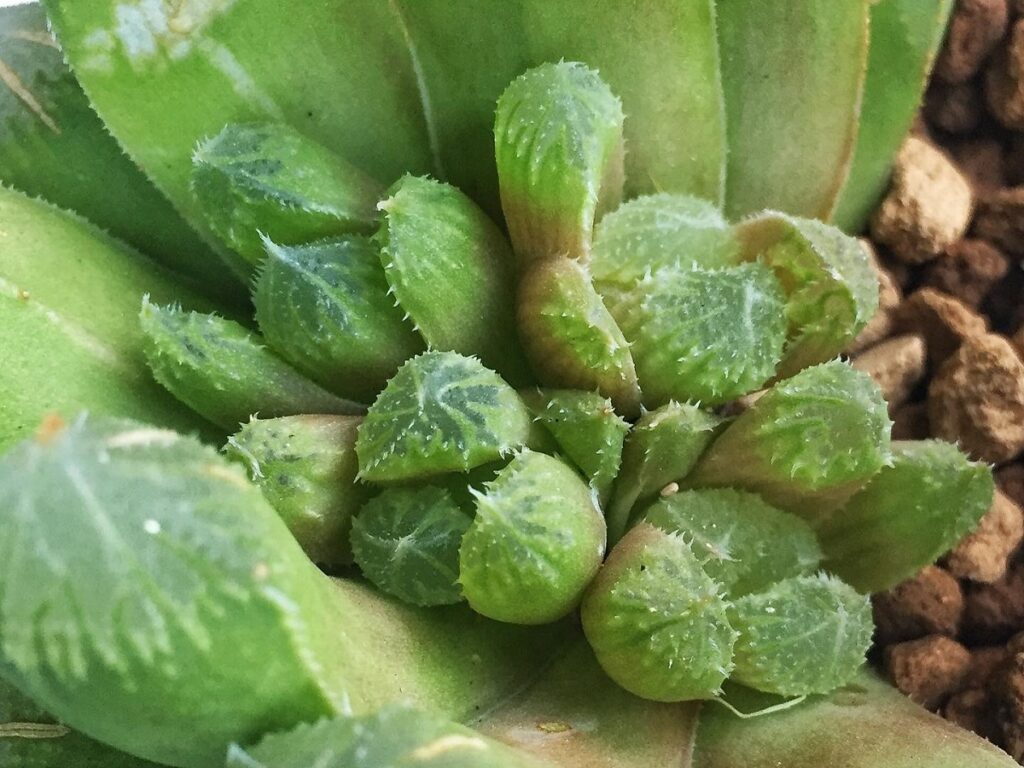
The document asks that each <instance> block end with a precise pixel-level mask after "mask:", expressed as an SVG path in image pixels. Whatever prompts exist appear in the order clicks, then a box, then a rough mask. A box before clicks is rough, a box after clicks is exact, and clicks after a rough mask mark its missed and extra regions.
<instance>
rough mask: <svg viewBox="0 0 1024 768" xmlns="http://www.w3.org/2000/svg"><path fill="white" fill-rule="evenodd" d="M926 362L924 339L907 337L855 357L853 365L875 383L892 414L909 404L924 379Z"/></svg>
mask: <svg viewBox="0 0 1024 768" xmlns="http://www.w3.org/2000/svg"><path fill="white" fill-rule="evenodd" d="M926 360H927V356H926V352H925V344H924V339H923V338H921V337H920V336H912V335H906V336H896V337H894V338H891V339H888V340H887V341H883V342H882V343H881V344H878V345H877V346H874V347H872V348H871V349H869V350H868V351H867V352H865V353H864V354H862V355H859V356H858V357H855V358H854V359H853V363H852V365H853V367H854V368H856V369H857V370H858V371H863V372H864V373H866V374H867V375H868V376H870V377H871V378H872V379H874V381H875V383H876V384H877V385H878V388H879V389H881V390H882V395H883V397H885V400H886V402H888V403H889V409H890V411H892V410H894V409H895V408H896V407H897V406H900V405H903V403H905V402H906V401H907V398H908V397H910V393H911V392H912V391H913V389H914V387H915V386H917V384H918V383H919V382H920V381H921V379H923V378H924V372H925V363H926Z"/></svg>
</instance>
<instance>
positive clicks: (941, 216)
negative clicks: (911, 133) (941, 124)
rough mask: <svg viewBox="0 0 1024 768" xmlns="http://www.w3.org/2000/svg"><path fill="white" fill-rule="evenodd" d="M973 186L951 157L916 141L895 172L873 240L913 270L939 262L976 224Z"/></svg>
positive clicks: (899, 159) (906, 149)
mask: <svg viewBox="0 0 1024 768" xmlns="http://www.w3.org/2000/svg"><path fill="white" fill-rule="evenodd" d="M973 205H974V203H973V192H972V190H971V185H970V184H969V183H968V182H967V180H966V179H965V178H964V177H963V175H962V174H961V173H960V171H958V170H957V168H956V166H955V165H953V163H952V162H951V161H950V160H949V158H948V157H946V155H945V154H944V153H943V152H941V151H940V150H938V149H936V148H935V147H934V146H933V145H931V144H930V143H928V142H927V141H925V140H923V139H921V138H916V137H911V138H909V139H907V141H906V143H904V145H903V148H902V149H901V150H900V153H899V155H898V156H897V158H896V165H895V167H894V168H893V176H892V187H891V188H890V190H889V193H888V194H887V195H886V197H885V199H884V200H883V201H882V204H881V205H880V206H879V208H878V210H877V211H876V212H875V215H874V217H873V218H872V221H871V234H872V237H873V238H874V239H875V241H876V242H879V243H882V244H883V245H885V246H886V247H887V248H889V250H891V251H892V253H893V255H895V256H896V257H897V258H899V259H901V260H902V261H904V262H906V263H908V264H922V263H924V262H926V261H931V260H932V259H934V258H936V257H938V256H939V255H940V254H942V253H943V252H944V251H945V250H946V249H947V248H949V247H950V246H951V245H953V244H954V243H955V242H956V241H957V240H959V239H960V238H961V237H962V236H963V234H964V232H965V231H966V230H967V226H968V225H969V224H970V219H971V212H972V209H973Z"/></svg>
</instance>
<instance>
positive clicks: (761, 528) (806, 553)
mask: <svg viewBox="0 0 1024 768" xmlns="http://www.w3.org/2000/svg"><path fill="white" fill-rule="evenodd" d="M643 519H644V521H645V522H647V523H650V524H651V525H653V526H655V527H657V528H660V529H661V530H663V531H666V532H667V533H675V534H679V535H681V536H683V538H685V539H686V540H687V541H688V542H689V544H690V549H691V550H692V551H693V553H694V555H696V557H697V559H698V560H699V561H700V563H701V565H702V566H703V568H704V572H705V573H706V574H707V575H708V576H710V577H711V578H712V579H714V580H715V581H716V582H718V583H719V584H721V585H722V587H723V588H724V589H725V591H726V592H727V593H729V594H730V595H744V594H747V593H750V592H757V591H760V590H763V589H764V588H765V587H768V586H769V585H771V584H774V583H776V582H779V581H782V580H783V579H787V578H789V577H791V576H801V575H804V574H808V573H810V572H812V571H813V570H815V569H816V568H817V567H818V565H819V564H820V563H821V559H822V553H821V547H820V546H819V545H818V541H817V539H816V538H815V536H814V531H812V530H811V527H810V526H809V525H807V523H805V522H804V521H803V520H801V519H800V518H798V517H796V516H795V515H791V514H789V513H787V512H782V511H780V510H778V509H775V508H774V507H772V506H771V505H769V504H766V503H765V502H764V501H762V500H761V498H760V497H759V496H756V495H755V494H753V493H746V492H744V491H734V490H732V489H730V488H722V489H706V490H700V491H681V492H679V493H674V494H672V495H670V496H667V497H665V498H663V499H660V500H659V501H657V502H655V503H654V504H652V505H651V506H650V507H649V508H648V509H647V511H646V512H645V513H644V517H643Z"/></svg>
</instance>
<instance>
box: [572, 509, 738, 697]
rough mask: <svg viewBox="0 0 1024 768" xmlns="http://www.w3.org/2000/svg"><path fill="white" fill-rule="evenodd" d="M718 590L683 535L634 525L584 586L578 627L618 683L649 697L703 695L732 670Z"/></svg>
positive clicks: (729, 633) (731, 636)
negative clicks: (580, 624)
mask: <svg viewBox="0 0 1024 768" xmlns="http://www.w3.org/2000/svg"><path fill="white" fill-rule="evenodd" d="M727 607H728V603H727V601H726V599H725V597H724V596H723V594H722V591H721V588H720V587H719V585H718V584H716V583H715V582H714V581H713V580H712V579H711V578H710V577H709V576H708V575H707V574H706V573H705V572H704V569H703V568H702V567H701V563H700V560H698V559H697V557H696V556H695V555H694V554H693V552H692V551H691V550H690V547H689V545H687V543H686V542H685V541H684V540H683V537H682V536H678V535H674V534H670V533H666V532H665V531H662V530H660V529H658V528H655V527H654V526H652V525H648V524H646V523H641V524H640V525H638V526H636V527H635V528H633V529H632V530H631V531H630V532H629V533H627V534H626V536H625V537H624V538H623V539H622V540H621V541H620V542H619V543H618V544H616V545H615V548H614V549H613V550H612V552H611V554H610V555H609V556H608V560H607V561H606V562H605V564H604V567H603V568H601V571H600V573H599V574H598V575H597V578H596V579H594V582H593V583H592V584H591V585H590V588H589V589H588V590H587V594H586V596H585V597H584V599H583V606H582V609H581V617H582V620H583V632H584V633H585V634H586V636H587V641H588V642H589V643H590V645H591V647H592V648H593V649H594V653H595V655H596V656H597V660H598V662H600V664H601V667H602V668H603V669H604V671H605V672H606V673H608V675H609V676H610V677H611V678H612V679H613V680H614V681H615V682H617V683H618V684H619V685H621V686H622V687H623V688H625V689H626V690H627V691H630V692H632V693H634V694H636V695H637V696H641V697H643V698H646V699H653V700H654V701H686V700H690V699H708V698H713V697H715V696H716V695H717V693H718V691H719V689H720V688H721V685H722V683H723V682H725V679H726V678H727V677H728V676H729V673H730V671H731V670H732V649H733V643H734V642H735V640H736V633H735V631H734V630H733V628H732V627H731V626H730V624H729V619H728V617H727V615H726V608H727Z"/></svg>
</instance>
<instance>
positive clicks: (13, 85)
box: [0, 59, 60, 136]
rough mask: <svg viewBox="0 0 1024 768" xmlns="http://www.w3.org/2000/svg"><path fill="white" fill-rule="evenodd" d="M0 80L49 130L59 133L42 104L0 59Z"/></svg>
mask: <svg viewBox="0 0 1024 768" xmlns="http://www.w3.org/2000/svg"><path fill="white" fill-rule="evenodd" d="M0 81H3V84H4V85H6V86H7V87H8V88H10V89H11V93H13V94H14V95H15V96H17V97H18V99H19V100H20V101H21V102H22V103H23V104H24V105H25V106H26V107H28V108H29V110H31V111H32V113H33V114H34V115H35V116H36V117H38V118H39V120H40V122H41V123H42V124H43V125H45V126H46V127H47V128H49V129H50V130H51V131H53V132H54V133H56V134H57V135H58V136H59V135H60V126H58V125H57V123H56V121H55V120H54V119H53V118H52V117H50V115H49V114H47V112H46V110H45V109H44V108H43V105H42V104H40V103H39V101H38V100H37V99H36V97H35V96H33V95H32V91H30V90H29V89H28V86H26V85H25V83H23V82H22V80H21V78H20V77H18V73H17V72H15V71H14V70H13V69H11V68H10V67H9V66H8V65H7V62H5V61H4V60H3V59H0Z"/></svg>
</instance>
